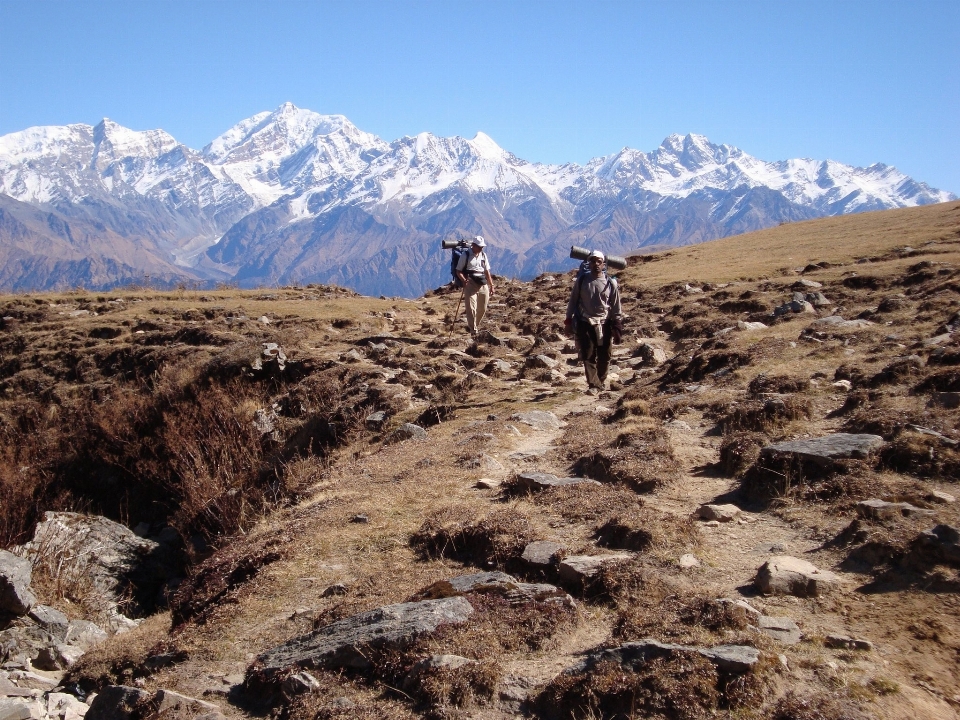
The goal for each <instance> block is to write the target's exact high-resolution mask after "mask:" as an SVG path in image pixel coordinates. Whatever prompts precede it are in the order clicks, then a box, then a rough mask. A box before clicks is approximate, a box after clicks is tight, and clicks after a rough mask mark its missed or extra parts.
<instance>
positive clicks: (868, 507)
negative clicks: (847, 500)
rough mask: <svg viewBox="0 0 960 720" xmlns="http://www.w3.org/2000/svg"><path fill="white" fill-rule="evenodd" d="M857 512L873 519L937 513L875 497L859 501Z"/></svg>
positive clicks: (930, 515) (928, 515)
mask: <svg viewBox="0 0 960 720" xmlns="http://www.w3.org/2000/svg"><path fill="white" fill-rule="evenodd" d="M857 514H858V515H859V516H860V517H862V518H868V519H871V520H898V519H900V518H904V517H911V516H926V517H932V516H934V515H936V512H935V511H934V510H927V509H926V508H918V507H916V506H915V505H911V504H910V503H907V502H898V503H892V502H886V501H884V500H877V499H875V498H874V499H870V500H861V501H860V502H858V503H857Z"/></svg>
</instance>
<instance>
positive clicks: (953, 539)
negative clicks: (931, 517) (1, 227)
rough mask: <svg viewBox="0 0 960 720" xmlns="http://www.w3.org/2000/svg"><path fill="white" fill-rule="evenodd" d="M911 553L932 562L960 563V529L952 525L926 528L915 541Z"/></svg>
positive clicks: (915, 556)
mask: <svg viewBox="0 0 960 720" xmlns="http://www.w3.org/2000/svg"><path fill="white" fill-rule="evenodd" d="M910 554H911V556H913V557H914V558H919V559H921V560H922V561H924V562H926V563H930V564H935V563H940V562H944V563H949V564H951V565H960V530H958V529H957V528H955V527H953V526H952V525H937V526H936V527H934V528H931V529H930V530H925V531H923V532H922V533H920V535H918V536H917V538H916V539H915V540H914V541H913V543H912V545H911V551H910Z"/></svg>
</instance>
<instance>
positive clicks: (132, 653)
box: [62, 613, 185, 693]
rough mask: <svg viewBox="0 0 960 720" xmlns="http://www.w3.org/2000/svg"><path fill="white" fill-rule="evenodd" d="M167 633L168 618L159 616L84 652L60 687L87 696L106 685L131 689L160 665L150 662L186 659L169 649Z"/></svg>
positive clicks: (168, 627)
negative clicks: (74, 688)
mask: <svg viewBox="0 0 960 720" xmlns="http://www.w3.org/2000/svg"><path fill="white" fill-rule="evenodd" d="M169 629H170V616H169V615H168V614H167V613H160V614H157V615H153V616H151V617H149V618H147V619H145V620H144V621H143V622H141V623H140V624H139V625H138V626H137V627H135V628H133V629H132V630H129V631H127V632H125V633H122V634H120V635H114V636H113V637H110V638H108V639H107V640H105V641H103V642H102V643H99V644H97V645H96V646H94V647H92V648H91V649H90V650H88V651H87V652H85V653H84V654H83V657H81V658H80V659H79V660H78V661H77V663H76V664H75V665H74V666H73V667H71V668H70V669H69V670H68V671H67V674H66V676H65V677H64V678H63V680H62V684H63V685H69V684H71V683H76V684H77V685H79V686H80V687H81V688H83V690H84V691H85V692H88V693H89V692H91V691H95V690H99V689H100V688H102V687H104V686H106V685H123V684H127V685H133V683H134V681H135V680H136V679H137V678H142V677H147V676H149V675H151V674H153V672H155V670H156V669H157V667H158V666H159V664H160V663H156V662H155V663H151V662H150V658H153V657H158V656H161V655H167V656H170V655H174V656H176V657H179V658H180V659H181V660H182V659H185V658H184V656H183V654H182V653H178V651H177V650H176V649H175V648H174V647H172V646H171V645H169V643H168V636H167V633H168V631H169Z"/></svg>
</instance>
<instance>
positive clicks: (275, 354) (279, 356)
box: [253, 342, 287, 371]
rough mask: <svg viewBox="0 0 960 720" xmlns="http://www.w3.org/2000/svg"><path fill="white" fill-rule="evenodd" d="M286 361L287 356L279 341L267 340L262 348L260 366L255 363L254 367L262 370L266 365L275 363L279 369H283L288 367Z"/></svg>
mask: <svg viewBox="0 0 960 720" xmlns="http://www.w3.org/2000/svg"><path fill="white" fill-rule="evenodd" d="M286 363H287V356H286V354H285V353H284V352H283V349H282V348H281V347H280V346H279V345H277V343H272V342H265V343H263V344H262V348H261V350H260V367H257V365H256V363H255V364H254V365H253V369H254V370H262V369H263V368H264V367H267V366H269V365H273V366H275V367H276V369H277V370H280V371H282V370H283V369H284V368H285V367H286Z"/></svg>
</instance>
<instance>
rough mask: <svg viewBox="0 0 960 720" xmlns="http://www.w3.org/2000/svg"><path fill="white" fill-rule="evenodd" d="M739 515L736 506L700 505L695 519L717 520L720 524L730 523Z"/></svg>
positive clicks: (738, 509)
mask: <svg viewBox="0 0 960 720" xmlns="http://www.w3.org/2000/svg"><path fill="white" fill-rule="evenodd" d="M739 514H740V508H738V507H737V506H736V505H710V504H706V505H701V506H700V507H699V508H697V517H699V518H700V519H701V520H719V521H720V522H732V521H733V520H736V518H737V515H739Z"/></svg>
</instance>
